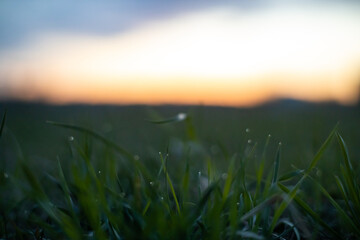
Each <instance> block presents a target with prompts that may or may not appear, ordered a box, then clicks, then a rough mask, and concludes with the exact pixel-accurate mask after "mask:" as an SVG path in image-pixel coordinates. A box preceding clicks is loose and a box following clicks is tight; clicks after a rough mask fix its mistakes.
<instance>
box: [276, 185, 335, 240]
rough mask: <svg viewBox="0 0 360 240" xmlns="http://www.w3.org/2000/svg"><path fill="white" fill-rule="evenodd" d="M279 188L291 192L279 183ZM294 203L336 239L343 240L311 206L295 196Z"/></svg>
mask: <svg viewBox="0 0 360 240" xmlns="http://www.w3.org/2000/svg"><path fill="white" fill-rule="evenodd" d="M278 186H279V188H280V189H281V190H282V191H284V192H285V193H289V192H290V190H289V189H288V188H287V187H285V186H284V185H282V184H281V183H278ZM294 201H295V202H296V203H297V204H298V205H299V206H300V207H301V208H302V209H303V210H304V212H306V213H307V214H309V215H310V216H311V217H312V218H313V219H314V220H316V222H318V223H319V224H320V225H321V226H322V227H324V228H325V229H326V230H327V231H329V232H330V233H331V234H333V235H334V236H335V237H336V239H341V238H342V236H341V235H340V234H339V233H338V232H337V231H335V230H334V229H333V228H331V227H330V226H329V225H328V224H327V223H326V222H325V221H323V220H322V219H321V217H320V216H319V215H318V214H317V213H316V212H314V211H313V210H312V209H311V208H310V206H309V205H307V204H306V203H305V202H304V201H303V200H301V198H299V197H298V196H295V197H294Z"/></svg>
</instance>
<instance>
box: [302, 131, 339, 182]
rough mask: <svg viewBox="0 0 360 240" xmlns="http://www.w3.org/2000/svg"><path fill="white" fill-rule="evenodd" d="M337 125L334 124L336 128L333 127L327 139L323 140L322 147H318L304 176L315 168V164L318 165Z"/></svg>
mask: <svg viewBox="0 0 360 240" xmlns="http://www.w3.org/2000/svg"><path fill="white" fill-rule="evenodd" d="M338 125H339V124H336V126H335V127H334V129H333V130H332V131H331V133H330V134H329V136H328V137H327V139H326V140H325V142H324V143H323V145H322V146H321V147H320V149H319V150H318V152H317V153H316V155H315V157H314V158H313V160H312V161H311V162H310V164H309V167H308V168H307V169H306V171H305V175H308V174H309V173H310V172H311V170H312V169H313V168H314V167H315V166H316V164H317V163H318V161H319V160H320V158H321V156H322V155H323V154H324V152H325V150H326V149H327V148H328V147H329V145H330V143H331V140H332V139H333V137H334V136H335V133H336V130H337V128H338Z"/></svg>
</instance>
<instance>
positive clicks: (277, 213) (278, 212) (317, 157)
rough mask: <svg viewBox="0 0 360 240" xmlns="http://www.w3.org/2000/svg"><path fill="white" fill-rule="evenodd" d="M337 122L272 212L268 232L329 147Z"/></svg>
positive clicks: (271, 230)
mask: <svg viewBox="0 0 360 240" xmlns="http://www.w3.org/2000/svg"><path fill="white" fill-rule="evenodd" d="M337 127H338V124H337V125H336V126H335V127H334V129H333V130H332V131H331V133H330V134H329V136H328V137H327V139H326V140H325V142H324V143H323V144H322V146H321V147H320V149H319V150H318V152H317V153H316V154H315V157H314V158H313V160H312V161H311V162H310V164H309V167H308V168H307V169H306V170H305V172H304V175H303V176H302V178H301V179H300V180H299V181H298V182H297V183H296V185H295V186H294V188H293V189H292V190H291V191H290V192H289V193H287V199H286V201H283V202H282V203H281V204H280V206H279V207H278V209H277V210H276V211H275V213H274V217H273V220H272V223H271V225H270V229H269V234H270V233H272V232H273V231H274V229H275V227H276V224H277V221H278V220H279V218H280V216H281V215H282V214H283V212H284V211H285V209H286V207H287V206H288V205H289V204H290V202H291V201H292V199H293V198H294V197H295V196H296V194H297V191H298V189H299V188H300V185H301V183H302V182H303V181H304V179H305V178H306V177H307V176H308V175H309V174H310V172H311V170H312V169H313V168H314V167H315V166H316V164H317V163H318V161H319V160H320V158H321V157H322V155H323V154H324V152H325V150H326V149H327V148H328V147H329V145H330V142H331V140H332V139H333V138H334V136H335V133H336V130H337Z"/></svg>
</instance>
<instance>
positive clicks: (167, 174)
mask: <svg viewBox="0 0 360 240" xmlns="http://www.w3.org/2000/svg"><path fill="white" fill-rule="evenodd" d="M160 158H161V163H162V165H163V170H164V174H165V176H166V180H167V183H168V184H169V187H170V190H171V193H172V196H173V198H174V201H175V204H176V209H177V211H178V214H179V215H181V210H180V205H179V201H178V198H177V196H176V193H175V189H174V186H173V184H172V181H171V179H170V176H169V173H168V171H167V168H166V164H165V161H164V159H163V156H162V154H160Z"/></svg>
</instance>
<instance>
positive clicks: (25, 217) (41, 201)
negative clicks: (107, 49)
mask: <svg viewBox="0 0 360 240" xmlns="http://www.w3.org/2000/svg"><path fill="white" fill-rule="evenodd" d="M0 117H1V119H0V123H1V130H0V173H1V174H0V192H1V198H0V199H1V200H0V211H1V216H0V237H1V238H4V239H358V238H360V230H359V229H360V217H359V216H360V185H359V184H360V183H359V170H360V168H359V159H360V148H359V146H360V145H359V144H360V128H359V123H360V109H359V108H358V107H343V106H338V105H336V104H331V103H328V104H310V103H302V102H296V101H292V100H286V101H279V102H274V103H269V104H267V105H264V106H259V107H254V108H225V107H204V106H86V105H71V106H50V105H43V104H30V103H11V102H7V103H5V102H4V103H0Z"/></svg>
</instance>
